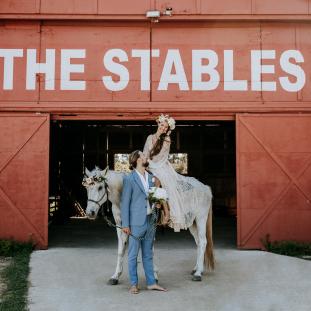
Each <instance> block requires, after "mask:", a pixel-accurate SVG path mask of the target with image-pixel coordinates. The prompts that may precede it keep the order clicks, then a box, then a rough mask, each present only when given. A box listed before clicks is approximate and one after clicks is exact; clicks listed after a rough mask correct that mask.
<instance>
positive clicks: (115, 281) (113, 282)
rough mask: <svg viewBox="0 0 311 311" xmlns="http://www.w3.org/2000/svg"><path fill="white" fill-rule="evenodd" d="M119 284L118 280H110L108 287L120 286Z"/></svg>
mask: <svg viewBox="0 0 311 311" xmlns="http://www.w3.org/2000/svg"><path fill="white" fill-rule="evenodd" d="M118 283H119V280H117V279H110V280H109V281H108V285H118Z"/></svg>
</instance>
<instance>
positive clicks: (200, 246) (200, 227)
mask: <svg viewBox="0 0 311 311" xmlns="http://www.w3.org/2000/svg"><path fill="white" fill-rule="evenodd" d="M205 212H206V213H205V214H204V215H200V217H197V218H196V224H197V232H198V243H197V264H196V271H195V273H194V274H193V277H192V280H193V281H201V280H202V273H203V271H204V254H205V248H206V244H207V239H206V222H207V212H208V210H207V209H206V211H205Z"/></svg>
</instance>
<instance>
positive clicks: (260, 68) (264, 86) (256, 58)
mask: <svg viewBox="0 0 311 311" xmlns="http://www.w3.org/2000/svg"><path fill="white" fill-rule="evenodd" d="M262 59H275V50H261V51H260V50H252V52H251V62H252V64H251V67H252V90H253V91H276V82H262V80H261V74H262V73H274V65H262V64H261V60H262Z"/></svg>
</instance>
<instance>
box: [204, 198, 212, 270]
mask: <svg viewBox="0 0 311 311" xmlns="http://www.w3.org/2000/svg"><path fill="white" fill-rule="evenodd" d="M206 239H207V246H206V249H205V254H204V262H205V267H206V269H207V270H214V268H215V258H214V249H213V248H214V245H213V211H212V201H211V205H210V209H209V211H208V217H207V222H206Z"/></svg>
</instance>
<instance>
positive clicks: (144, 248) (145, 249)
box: [128, 215, 156, 286]
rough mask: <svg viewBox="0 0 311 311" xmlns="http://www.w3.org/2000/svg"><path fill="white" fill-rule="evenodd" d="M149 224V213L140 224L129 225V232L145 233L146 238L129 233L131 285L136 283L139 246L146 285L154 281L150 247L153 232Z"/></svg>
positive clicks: (139, 234) (151, 245)
mask: <svg viewBox="0 0 311 311" xmlns="http://www.w3.org/2000/svg"><path fill="white" fill-rule="evenodd" d="M151 226H152V225H150V216H149V215H148V216H147V217H146V221H145V223H144V224H143V225H142V226H131V233H132V234H133V235H134V236H135V237H140V236H143V235H145V234H146V238H145V239H143V240H141V241H139V240H137V239H135V238H133V237H132V236H131V235H130V237H129V248H128V270H129V277H130V283H131V286H133V285H137V284H138V276H137V256H138V252H139V249H140V248H141V255H142V256H141V257H142V261H143V267H144V271H145V276H146V283H147V285H148V286H149V285H153V284H155V283H156V280H155V277H154V270H153V249H152V247H153V241H154V234H155V232H152V230H151ZM150 230H151V231H150ZM150 232H151V234H150Z"/></svg>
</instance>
